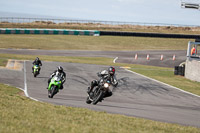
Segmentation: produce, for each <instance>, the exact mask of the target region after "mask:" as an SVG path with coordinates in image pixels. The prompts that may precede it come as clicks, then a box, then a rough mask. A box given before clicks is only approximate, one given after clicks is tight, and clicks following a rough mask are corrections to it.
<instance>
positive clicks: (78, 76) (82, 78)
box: [0, 62, 200, 127]
mask: <svg viewBox="0 0 200 133" xmlns="http://www.w3.org/2000/svg"><path fill="white" fill-rule="evenodd" d="M31 63H32V62H26V76H27V87H28V94H29V96H30V97H33V98H35V99H37V100H40V101H44V102H49V103H53V104H58V105H66V106H73V107H83V108H89V109H92V110H97V111H106V112H109V113H117V114H123V115H128V116H136V117H142V118H147V119H152V120H157V121H162V122H170V123H178V124H182V125H189V126H196V127H200V122H199V119H200V98H199V97H196V96H193V95H190V94H187V93H184V92H181V91H180V90H177V89H174V88H172V87H169V86H166V85H163V84H161V83H158V82H155V81H153V80H150V79H148V78H145V77H143V76H139V75H137V74H134V73H131V72H128V71H125V70H124V69H122V68H116V70H117V71H116V73H117V78H118V80H119V86H118V87H117V88H115V89H114V94H113V96H111V97H108V98H106V99H105V100H104V101H102V102H101V103H98V104H97V105H88V104H86V103H85V100H86V97H87V93H86V89H87V87H88V85H89V84H90V82H91V81H92V80H93V79H98V78H97V75H96V73H97V72H98V71H101V70H103V69H107V67H108V66H101V65H89V64H84V65H83V64H77V63H59V62H43V66H42V70H41V74H40V75H39V76H38V77H37V78H34V77H33V75H32V74H31V67H32V64H31ZM58 65H61V66H63V68H64V70H65V72H66V74H67V81H66V83H65V84H64V89H63V90H61V91H60V92H59V93H58V94H56V95H55V96H54V98H53V99H50V98H48V96H47V89H46V87H47V80H48V77H49V76H50V73H51V72H53V71H54V70H55V69H56V67H57V66H58ZM23 73H24V72H23V71H14V70H7V69H0V81H1V82H3V83H7V84H11V85H13V86H17V87H20V88H24V87H23V86H24V83H23V81H24V79H23Z"/></svg>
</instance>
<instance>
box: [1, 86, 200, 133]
mask: <svg viewBox="0 0 200 133" xmlns="http://www.w3.org/2000/svg"><path fill="white" fill-rule="evenodd" d="M20 93H21V91H20V90H19V89H16V88H14V87H10V86H7V85H2V84H0V107H1V109H0V131H1V133H19V132H26V133H54V132H58V133H60V132H67V133H93V132H95V133H117V132H119V133H130V132H135V133H140V132H142V133H149V132H153V133H161V132H162V133H172V132H173V133H200V130H199V128H195V127H187V126H181V125H178V124H169V123H162V122H156V121H152V120H146V119H142V118H134V117H128V116H123V115H115V114H108V113H106V112H96V111H91V110H89V109H85V108H73V107H65V106H58V105H52V104H48V103H42V102H36V101H33V100H30V99H28V98H26V97H25V96H22V95H20Z"/></svg>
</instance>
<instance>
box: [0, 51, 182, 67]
mask: <svg viewBox="0 0 200 133" xmlns="http://www.w3.org/2000/svg"><path fill="white" fill-rule="evenodd" d="M0 53H6V54H24V55H37V56H38V55H51V56H79V57H81V56H82V57H109V58H115V57H118V60H117V61H116V62H117V63H129V64H143V65H151V66H161V67H171V68H174V66H177V65H179V64H180V63H182V62H184V61H185V60H186V50H176V51H175V50H174V51H169V50H160V51H153V50H151V51H73V50H25V49H17V50H16V49H0ZM135 54H137V55H138V59H137V60H135ZM147 54H149V57H150V59H149V60H147V59H146V58H147ZM161 55H163V60H160V58H161ZM173 55H175V57H176V59H175V60H173Z"/></svg>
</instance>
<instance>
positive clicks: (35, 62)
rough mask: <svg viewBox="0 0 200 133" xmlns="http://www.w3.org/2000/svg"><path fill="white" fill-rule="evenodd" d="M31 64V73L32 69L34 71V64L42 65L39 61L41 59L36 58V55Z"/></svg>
mask: <svg viewBox="0 0 200 133" xmlns="http://www.w3.org/2000/svg"><path fill="white" fill-rule="evenodd" d="M32 64H33V66H32V73H33V71H34V65H38V66H42V62H41V60H40V59H39V58H38V57H36V59H35V60H34V61H33V63H32ZM40 69H41V68H40V67H39V69H38V70H39V73H40Z"/></svg>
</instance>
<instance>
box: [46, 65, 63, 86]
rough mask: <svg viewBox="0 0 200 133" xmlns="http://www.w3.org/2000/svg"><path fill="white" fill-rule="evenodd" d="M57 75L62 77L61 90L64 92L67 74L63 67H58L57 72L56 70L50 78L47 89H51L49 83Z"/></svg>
mask: <svg viewBox="0 0 200 133" xmlns="http://www.w3.org/2000/svg"><path fill="white" fill-rule="evenodd" d="M55 75H59V76H61V86H60V89H61V90H62V89H63V84H64V83H65V80H66V73H65V72H64V71H63V68H62V67H61V66H58V67H57V70H55V71H54V72H53V73H52V74H51V76H50V78H49V79H48V86H47V89H48V87H49V83H50V82H51V79H52V78H53V77H54V76H55Z"/></svg>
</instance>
